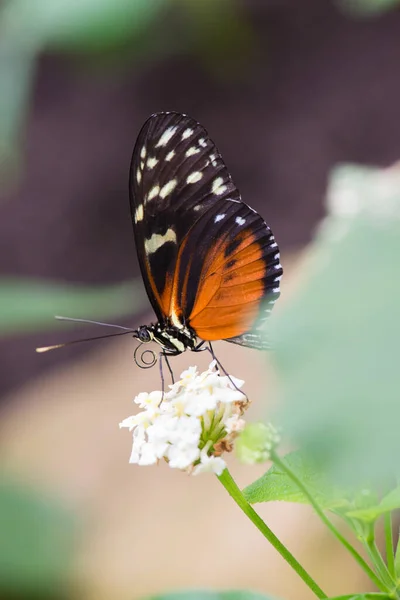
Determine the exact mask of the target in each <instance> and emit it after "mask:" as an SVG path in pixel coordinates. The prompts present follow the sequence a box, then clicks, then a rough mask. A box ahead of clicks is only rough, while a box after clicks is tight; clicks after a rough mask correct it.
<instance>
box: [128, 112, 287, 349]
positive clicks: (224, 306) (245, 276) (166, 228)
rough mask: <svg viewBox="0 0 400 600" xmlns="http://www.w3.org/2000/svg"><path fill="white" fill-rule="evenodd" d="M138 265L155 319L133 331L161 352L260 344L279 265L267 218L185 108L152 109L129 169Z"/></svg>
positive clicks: (275, 296) (273, 299) (264, 346)
mask: <svg viewBox="0 0 400 600" xmlns="http://www.w3.org/2000/svg"><path fill="white" fill-rule="evenodd" d="M129 190H130V205H131V213H132V220H133V230H134V234H135V241H136V248H137V253H138V258H139V263H140V269H141V272H142V276H143V281H144V284H145V287H146V290H147V294H148V297H149V300H150V302H151V305H152V307H153V309H154V312H155V314H156V316H157V323H155V324H151V325H143V326H141V327H139V329H137V330H136V331H135V334H134V335H135V337H137V338H138V339H139V340H140V341H141V342H150V341H155V342H158V344H160V346H161V348H162V354H163V355H164V356H168V355H176V354H180V353H182V352H184V351H185V350H187V349H190V350H194V351H196V350H199V349H200V347H201V346H202V345H203V344H204V342H205V341H209V342H212V341H213V340H226V341H227V342H232V343H234V344H240V345H242V346H248V347H251V348H258V349H261V350H262V349H267V348H268V343H267V341H266V340H265V339H264V337H263V336H262V334H261V331H260V327H261V326H262V324H263V321H264V320H265V318H266V317H267V316H268V314H269V313H270V312H271V309H272V307H273V304H274V303H275V302H276V300H277V299H278V297H279V294H280V291H279V286H280V279H281V277H282V266H281V264H280V255H279V248H278V245H277V243H276V241H275V238H274V236H273V234H272V232H271V229H270V228H269V226H268V225H267V224H266V223H265V221H264V220H263V219H262V217H260V215H259V214H258V213H256V211H255V210H253V209H252V208H250V207H249V206H247V204H245V203H244V202H242V199H241V197H240V194H239V191H238V189H237V188H236V186H235V184H234V183H233V181H232V178H231V176H230V174H229V172H228V170H227V168H226V166H225V163H224V162H223V160H222V158H221V155H220V153H219V152H218V150H217V148H216V146H215V144H214V142H213V141H212V140H211V139H210V137H209V135H208V133H207V131H206V130H205V129H204V127H202V126H201V125H200V124H199V123H197V122H196V121H195V120H193V119H191V118H190V117H188V116H187V115H184V114H180V113H175V112H163V113H157V114H154V115H152V116H151V117H150V118H149V119H148V120H147V121H146V123H145V124H144V126H143V128H142V130H141V131H140V133H139V136H138V139H137V141H136V145H135V148H134V150H133V156H132V162H131V167H130V179H129Z"/></svg>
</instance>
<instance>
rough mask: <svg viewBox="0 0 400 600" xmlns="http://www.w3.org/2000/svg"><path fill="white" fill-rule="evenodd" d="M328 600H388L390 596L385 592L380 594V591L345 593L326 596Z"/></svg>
mask: <svg viewBox="0 0 400 600" xmlns="http://www.w3.org/2000/svg"><path fill="white" fill-rule="evenodd" d="M328 600H390V596H388V595H387V594H381V593H380V592H377V593H374V592H371V593H367V594H347V595H345V596H334V597H333V598H328Z"/></svg>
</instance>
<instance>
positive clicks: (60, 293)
mask: <svg viewBox="0 0 400 600" xmlns="http://www.w3.org/2000/svg"><path fill="white" fill-rule="evenodd" d="M145 306H147V299H146V294H145V292H144V289H143V285H142V282H141V281H140V280H139V279H138V280H136V281H134V282H133V283H123V284H118V285H113V286H107V287H106V286H103V287H83V286H82V287H80V286H73V285H65V284H51V283H41V282H38V281H36V280H26V279H0V333H1V334H3V335H4V334H8V335H9V334H11V333H18V332H24V333H25V332H27V331H35V330H39V329H45V328H46V329H50V328H54V327H55V326H56V321H55V320H54V316H55V315H63V316H67V317H79V318H88V319H105V318H107V319H108V318H116V317H123V316H127V315H134V314H135V313H137V312H139V311H140V310H142V309H143V307H145Z"/></svg>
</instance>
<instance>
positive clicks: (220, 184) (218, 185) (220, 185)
mask: <svg viewBox="0 0 400 600" xmlns="http://www.w3.org/2000/svg"><path fill="white" fill-rule="evenodd" d="M211 191H212V193H213V194H216V195H217V196H221V195H222V194H223V193H224V192H226V185H224V180H223V179H222V177H217V179H214V181H213V184H212V187H211Z"/></svg>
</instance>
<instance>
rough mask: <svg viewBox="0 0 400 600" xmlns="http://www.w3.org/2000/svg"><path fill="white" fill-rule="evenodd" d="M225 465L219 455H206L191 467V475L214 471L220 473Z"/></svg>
mask: <svg viewBox="0 0 400 600" xmlns="http://www.w3.org/2000/svg"><path fill="white" fill-rule="evenodd" d="M225 467H226V463H225V461H224V460H223V459H222V458H220V457H219V456H207V455H204V456H202V457H201V462H200V464H198V465H197V466H196V467H195V468H194V469H193V475H200V473H215V474H216V475H221V474H222V472H223V471H224V469H225Z"/></svg>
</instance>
